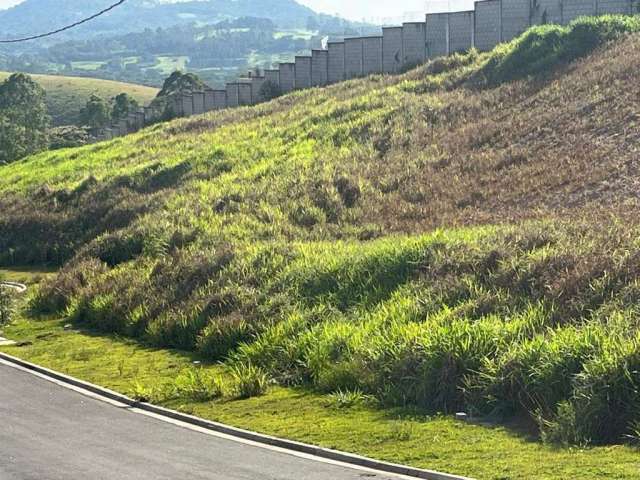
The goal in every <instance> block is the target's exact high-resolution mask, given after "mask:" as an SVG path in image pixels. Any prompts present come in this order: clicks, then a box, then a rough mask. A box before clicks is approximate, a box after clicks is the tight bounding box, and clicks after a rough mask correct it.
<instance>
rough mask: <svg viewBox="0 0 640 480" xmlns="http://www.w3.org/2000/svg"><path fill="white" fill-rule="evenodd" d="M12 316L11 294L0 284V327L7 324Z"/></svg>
mask: <svg viewBox="0 0 640 480" xmlns="http://www.w3.org/2000/svg"><path fill="white" fill-rule="evenodd" d="M12 317H13V294H12V293H11V290H10V289H8V288H5V287H2V286H0V327H2V326H4V325H8V324H9V323H10V322H11V318H12Z"/></svg>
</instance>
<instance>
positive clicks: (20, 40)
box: [0, 0, 126, 44]
mask: <svg viewBox="0 0 640 480" xmlns="http://www.w3.org/2000/svg"><path fill="white" fill-rule="evenodd" d="M124 2H126V0H120V1H119V2H116V3H114V4H113V5H111V6H109V7H107V8H105V9H104V10H101V11H99V12H98V13H96V14H95V15H91V16H90V17H87V18H85V19H83V20H80V21H78V22H76V23H72V24H71V25H67V26H66V27H62V28H59V29H57V30H53V31H52V32H47V33H41V34H39V35H33V36H31V37H24V38H14V39H12V40H0V44H2V43H19V42H27V41H29V40H37V39H39V38H44V37H50V36H52V35H56V34H58V33H61V32H64V31H66V30H71V29H72V28H75V27H77V26H78V25H82V24H83V23H87V22H90V21H91V20H93V19H95V18H98V17H99V16H100V15H104V14H105V13H107V12H109V11H111V10H113V9H114V8H116V7H119V6H120V5H122V4H123V3H124Z"/></svg>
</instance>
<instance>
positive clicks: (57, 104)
mask: <svg viewBox="0 0 640 480" xmlns="http://www.w3.org/2000/svg"><path fill="white" fill-rule="evenodd" d="M9 75H11V73H7V72H0V82H2V81H4V80H5V79H6V78H7V77H8V76H9ZM31 77H32V78H33V79H34V80H35V81H36V82H38V83H39V84H40V85H41V86H42V88H44V89H45V91H46V92H47V105H48V107H49V115H51V118H52V123H53V124H54V125H69V124H74V123H75V122H76V121H77V120H78V115H79V113H80V109H81V108H82V107H84V105H85V103H86V102H87V99H88V98H89V96H90V95H91V94H92V93H95V94H97V95H100V96H101V97H104V98H106V99H109V98H111V97H115V96H116V95H118V94H119V93H123V92H125V93H128V94H129V95H131V96H132V97H134V98H135V99H136V100H138V102H140V103H141V104H147V103H149V102H150V101H151V100H152V99H153V98H154V97H155V96H156V94H157V93H158V90H157V89H156V88H152V87H145V86H144V85H134V84H131V83H121V82H114V81H111V80H100V79H96V78H81V77H64V76H58V75H31Z"/></svg>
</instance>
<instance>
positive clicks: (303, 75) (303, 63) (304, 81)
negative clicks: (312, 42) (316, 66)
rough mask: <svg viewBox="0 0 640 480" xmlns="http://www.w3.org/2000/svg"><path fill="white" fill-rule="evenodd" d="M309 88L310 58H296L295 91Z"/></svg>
mask: <svg viewBox="0 0 640 480" xmlns="http://www.w3.org/2000/svg"><path fill="white" fill-rule="evenodd" d="M303 88H311V57H296V89H297V90H300V89H303Z"/></svg>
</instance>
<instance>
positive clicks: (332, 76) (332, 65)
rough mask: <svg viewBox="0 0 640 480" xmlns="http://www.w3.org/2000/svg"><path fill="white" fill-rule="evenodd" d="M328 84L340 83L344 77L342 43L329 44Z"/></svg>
mask: <svg viewBox="0 0 640 480" xmlns="http://www.w3.org/2000/svg"><path fill="white" fill-rule="evenodd" d="M328 50H329V72H328V80H329V83H336V82H341V81H343V80H344V79H345V76H344V42H329V44H328Z"/></svg>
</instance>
